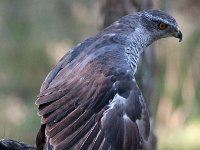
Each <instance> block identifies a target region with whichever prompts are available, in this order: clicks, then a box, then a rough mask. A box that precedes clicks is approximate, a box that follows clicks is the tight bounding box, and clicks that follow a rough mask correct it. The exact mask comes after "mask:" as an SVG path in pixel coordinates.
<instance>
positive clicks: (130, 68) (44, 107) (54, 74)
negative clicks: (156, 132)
mask: <svg viewBox="0 0 200 150" xmlns="http://www.w3.org/2000/svg"><path fill="white" fill-rule="evenodd" d="M165 37H176V38H179V40H180V41H181V40H182V33H181V31H180V30H179V29H178V25H177V22H176V20H175V19H174V18H173V17H172V16H170V15H169V14H167V13H165V12H163V11H161V10H144V11H141V12H138V13H131V14H129V15H127V16H124V17H122V18H120V19H119V20H117V21H116V22H114V23H112V24H111V25H110V26H109V27H107V28H106V29H104V30H103V31H101V32H99V33H97V34H96V35H94V36H92V37H90V38H88V39H86V40H85V41H83V42H81V43H79V44H77V45H76V46H75V47H73V48H71V49H70V50H69V51H68V52H67V53H66V54H65V55H64V56H63V58H62V59H61V60H60V61H59V62H58V64H57V65H56V66H55V67H54V68H53V69H52V70H51V71H50V73H49V74H48V76H47V77H46V79H45V81H44V82H43V84H42V87H41V90H40V93H39V95H38V98H37V100H36V105H38V106H39V111H38V114H39V115H40V116H41V128H40V130H39V132H38V135H37V137H36V146H37V149H47V150H89V149H92V150H137V149H144V147H145V142H146V141H147V140H148V136H149V130H150V123H149V112H148V108H147V105H146V103H145V100H144V98H143V96H142V93H141V92H140V90H139V88H138V86H137V83H136V81H135V78H134V74H135V72H136V69H137V63H138V60H139V58H140V54H141V53H142V52H143V49H144V48H145V47H147V46H148V45H150V44H151V43H153V42H154V41H156V40H158V39H161V38H165Z"/></svg>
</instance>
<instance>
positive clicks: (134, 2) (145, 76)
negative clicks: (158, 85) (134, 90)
mask: <svg viewBox="0 0 200 150" xmlns="http://www.w3.org/2000/svg"><path fill="white" fill-rule="evenodd" d="M151 8H153V0H102V6H101V14H102V17H103V23H102V26H101V28H105V27H107V26H108V25H110V24H111V23H112V22H114V21H116V20H117V19H118V18H120V17H122V16H124V15H127V14H128V13H130V12H137V11H141V10H143V9H151ZM142 59H143V60H142V61H141V63H140V65H139V67H138V71H137V74H136V78H137V82H138V84H139V86H140V88H141V91H142V93H143V95H144V97H145V99H146V100H147V102H148V105H149V108H151V103H152V98H153V93H154V85H155V80H154V79H155V69H156V65H155V64H156V63H155V57H154V51H153V46H149V47H148V48H147V49H146V50H145V51H144V53H143V57H142ZM156 141H157V140H156V136H155V133H154V122H153V119H151V131H150V138H149V140H148V142H147V148H146V149H147V150H156V143H157V142H156Z"/></svg>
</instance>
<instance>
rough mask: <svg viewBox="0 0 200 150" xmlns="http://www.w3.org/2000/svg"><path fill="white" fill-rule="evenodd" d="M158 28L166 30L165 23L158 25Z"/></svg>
mask: <svg viewBox="0 0 200 150" xmlns="http://www.w3.org/2000/svg"><path fill="white" fill-rule="evenodd" d="M158 27H159V29H161V30H164V29H166V28H167V24H165V23H159V25H158Z"/></svg>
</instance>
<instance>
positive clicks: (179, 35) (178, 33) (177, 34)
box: [173, 29, 183, 42]
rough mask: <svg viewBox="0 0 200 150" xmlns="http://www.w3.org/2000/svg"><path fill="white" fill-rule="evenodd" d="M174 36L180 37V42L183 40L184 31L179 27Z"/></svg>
mask: <svg viewBox="0 0 200 150" xmlns="http://www.w3.org/2000/svg"><path fill="white" fill-rule="evenodd" d="M173 36H174V37H175V38H179V42H181V41H182V38H183V35H182V32H181V31H180V30H179V29H177V30H176V32H175V33H174V34H173Z"/></svg>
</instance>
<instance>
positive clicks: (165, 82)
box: [0, 0, 200, 150]
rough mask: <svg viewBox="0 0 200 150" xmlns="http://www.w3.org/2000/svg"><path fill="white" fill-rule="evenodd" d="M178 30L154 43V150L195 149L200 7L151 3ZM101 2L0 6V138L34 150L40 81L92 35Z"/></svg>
mask: <svg viewBox="0 0 200 150" xmlns="http://www.w3.org/2000/svg"><path fill="white" fill-rule="evenodd" d="M154 3H155V8H161V9H165V10H167V11H169V12H170V14H172V15H173V16H174V17H175V18H176V20H177V22H178V23H179V25H180V28H181V30H182V32H183V35H184V38H183V42H182V43H178V41H177V40H176V39H174V38H169V39H165V40H160V41H158V42H156V43H155V54H156V64H157V70H156V86H155V93H154V99H153V102H152V110H153V116H154V117H155V122H156V134H157V138H158V149H159V150H168V149H169V150H171V149H173V150H198V149H200V142H199V139H200V108H199V106H200V91H199V90H200V66H199V64H200V28H199V25H200V1H199V0H176V1H174V0H168V1H165V0H155V2H154ZM100 4H101V1H100V0H93V1H92V0H81V1H80V0H79V1H78V0H58V1H55V0H43V1H40V0H29V1H28V0H15V1H13V0H0V122H1V123H0V139H1V138H5V139H6V138H12V139H17V140H22V141H25V142H28V143H32V144H34V142H35V136H36V133H37V130H38V128H39V124H40V118H39V117H38V116H37V107H36V106H35V104H34V102H35V99H36V96H37V94H38V92H39V88H40V86H41V83H42V81H43V80H44V78H45V76H46V75H47V73H48V72H49V71H50V69H51V68H52V67H53V66H54V65H55V64H56V62H57V61H58V60H59V59H60V58H61V57H62V56H63V55H64V53H65V52H66V51H67V50H69V48H70V47H72V46H73V45H75V44H76V43H78V42H80V41H81V40H83V39H85V38H86V37H88V36H90V35H92V34H94V33H96V32H97V31H98V30H99V27H100V25H101V23H102V18H101V15H100Z"/></svg>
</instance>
